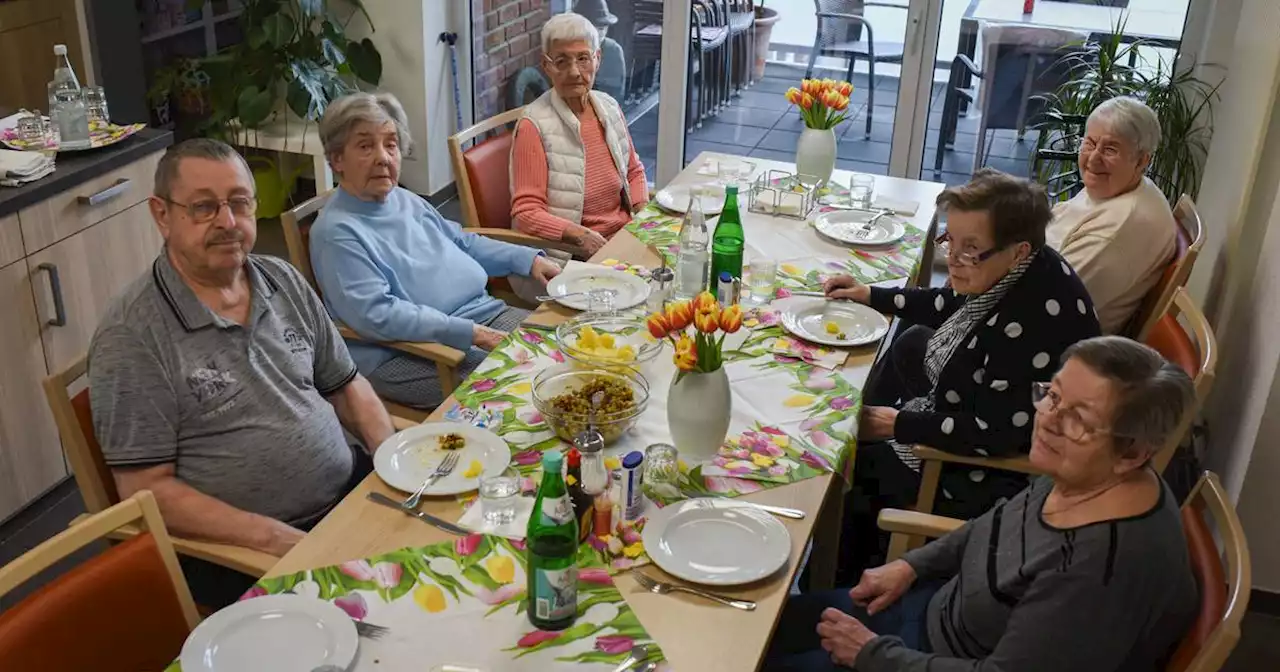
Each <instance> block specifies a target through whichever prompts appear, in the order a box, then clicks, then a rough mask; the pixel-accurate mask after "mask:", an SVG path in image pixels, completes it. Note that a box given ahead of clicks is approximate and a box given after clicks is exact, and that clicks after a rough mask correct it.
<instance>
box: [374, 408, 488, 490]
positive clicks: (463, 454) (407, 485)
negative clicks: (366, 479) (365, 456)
mask: <svg viewBox="0 0 1280 672" xmlns="http://www.w3.org/2000/svg"><path fill="white" fill-rule="evenodd" d="M445 434H459V435H461V436H462V438H463V439H464V440H466V444H465V445H464V446H462V447H461V448H458V449H457V450H453V451H448V450H445V449H443V448H441V447H440V439H439V437H441V436H444V435H445ZM450 452H455V453H458V464H457V466H455V467H454V468H453V471H452V472H450V473H449V475H448V476H445V477H443V478H441V479H439V480H437V481H436V482H435V483H432V484H431V487H429V488H427V491H426V494H428V495H458V494H462V493H464V492H470V491H472V490H475V489H476V488H478V487H480V476H481V475H492V474H497V473H500V472H501V471H502V470H503V469H506V468H507V465H508V464H510V462H511V449H510V448H508V447H507V442H506V441H504V440H503V439H502V437H500V436H498V435H497V434H494V433H493V432H490V431H489V430H487V429H483V428H480V427H475V426H473V425H467V424H463V423H461V422H429V423H424V424H421V425H415V426H413V427H410V428H408V429H406V430H404V431H402V432H398V433H396V434H392V435H391V436H390V437H389V438H387V440H386V441H383V442H382V445H381V446H379V447H378V450H377V452H375V453H374V454H373V470H374V471H375V472H377V474H378V477H379V478H381V479H382V480H383V481H385V482H386V484H387V485H389V486H391V487H393V488H395V489H397V490H403V491H405V492H414V491H416V490H417V489H418V486H420V485H422V482H423V481H425V480H427V476H430V475H431V472H433V471H435V470H436V467H437V466H439V465H440V463H441V462H442V461H444V458H445V455H447V454H449V453H450ZM472 462H479V463H480V465H481V467H482V469H481V472H480V474H476V475H472V476H468V475H467V470H468V469H470V468H471V467H472Z"/></svg>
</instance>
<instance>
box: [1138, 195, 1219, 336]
mask: <svg viewBox="0 0 1280 672" xmlns="http://www.w3.org/2000/svg"><path fill="white" fill-rule="evenodd" d="M1173 219H1174V221H1175V222H1177V223H1178V230H1177V248H1176V249H1175V251H1174V254H1173V259H1170V260H1169V265H1168V266H1166V267H1165V270H1164V273H1163V274H1162V275H1161V277H1160V282H1158V283H1156V286H1155V287H1152V288H1151V291H1149V292H1147V295H1146V296H1145V297H1144V298H1143V300H1142V303H1141V304H1140V305H1139V306H1138V310H1137V312H1135V313H1134V316H1133V319H1131V320H1130V321H1129V328H1128V329H1126V330H1125V332H1126V333H1127V334H1128V335H1129V336H1130V337H1131V338H1134V339H1136V340H1139V341H1142V340H1145V339H1146V338H1147V335H1148V334H1150V333H1151V330H1152V329H1153V328H1154V327H1155V325H1156V323H1157V321H1159V319H1160V316H1161V315H1164V314H1165V313H1166V312H1168V311H1169V305H1170V304H1171V303H1173V295H1174V293H1175V292H1176V291H1177V290H1178V288H1179V287H1182V286H1184V285H1186V284H1187V278H1189V277H1191V270H1192V269H1193V268H1194V267H1195V264H1196V259H1197V258H1199V256H1200V248H1202V247H1204V226H1203V225H1202V223H1201V221H1200V213H1199V212H1198V211H1197V210H1196V204H1195V201H1193V200H1191V197H1190V196H1188V195H1186V194H1183V195H1182V196H1181V197H1180V198H1179V199H1178V204H1177V205H1176V206H1174V208H1173Z"/></svg>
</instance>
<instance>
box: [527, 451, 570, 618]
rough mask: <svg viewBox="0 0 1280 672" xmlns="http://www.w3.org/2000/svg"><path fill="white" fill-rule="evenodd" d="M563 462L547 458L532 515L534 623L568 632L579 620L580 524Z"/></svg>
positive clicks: (555, 454) (530, 553) (551, 454)
mask: <svg viewBox="0 0 1280 672" xmlns="http://www.w3.org/2000/svg"><path fill="white" fill-rule="evenodd" d="M563 469H564V457H563V456H562V455H561V454H560V451H558V450H548V451H547V452H545V453H543V454H542V484H541V485H539V486H538V499H537V501H535V502H534V504H533V513H532V514H531V515H530V516H529V528H528V531H527V532H526V535H525V542H526V543H527V545H528V551H527V553H528V560H529V561H528V563H527V566H528V568H529V571H528V581H529V583H528V596H529V622H530V623H532V624H533V625H534V627H536V628H538V629H539V630H563V629H565V628H567V627H569V626H570V625H573V621H574V620H575V619H577V617H578V565H577V556H578V521H577V520H576V519H575V517H574V515H573V502H572V500H570V498H569V491H568V489H567V488H566V487H565V483H564V475H563V473H564V472H563Z"/></svg>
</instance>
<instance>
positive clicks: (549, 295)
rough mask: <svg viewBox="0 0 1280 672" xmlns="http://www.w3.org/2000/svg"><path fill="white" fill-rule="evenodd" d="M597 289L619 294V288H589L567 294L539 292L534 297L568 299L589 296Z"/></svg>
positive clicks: (548, 299) (547, 299)
mask: <svg viewBox="0 0 1280 672" xmlns="http://www.w3.org/2000/svg"><path fill="white" fill-rule="evenodd" d="M596 291H599V292H607V293H608V294H609V295H610V296H617V295H618V290H616V289H599V290H596V289H591V290H587V291H585V292H569V293H567V294H539V295H537V296H535V297H533V298H535V299H537V300H539V301H555V300H556V299H567V298H569V297H573V296H587V295H589V294H591V292H596Z"/></svg>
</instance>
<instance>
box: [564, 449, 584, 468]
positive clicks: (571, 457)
mask: <svg viewBox="0 0 1280 672" xmlns="http://www.w3.org/2000/svg"><path fill="white" fill-rule="evenodd" d="M566 459H567V461H568V463H569V468H570V469H572V468H574V467H580V466H582V453H579V452H578V449H577V448H570V449H569V453H568V457H567V458H566Z"/></svg>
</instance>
